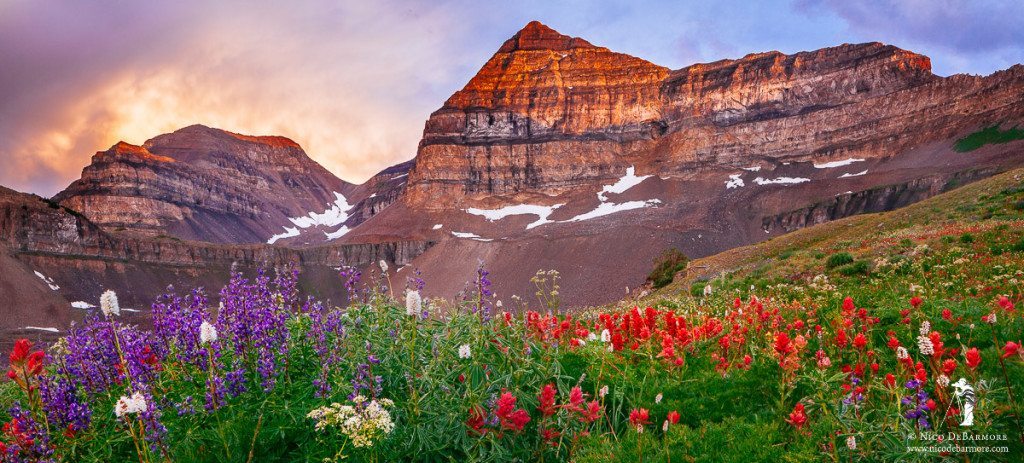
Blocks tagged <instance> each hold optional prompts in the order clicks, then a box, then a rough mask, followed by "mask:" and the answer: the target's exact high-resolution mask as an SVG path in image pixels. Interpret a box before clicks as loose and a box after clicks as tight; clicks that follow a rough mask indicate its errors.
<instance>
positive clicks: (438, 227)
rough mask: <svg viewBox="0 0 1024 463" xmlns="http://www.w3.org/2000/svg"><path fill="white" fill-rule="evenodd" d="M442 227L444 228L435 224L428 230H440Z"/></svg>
mask: <svg viewBox="0 0 1024 463" xmlns="http://www.w3.org/2000/svg"><path fill="white" fill-rule="evenodd" d="M443 226H444V225H441V224H439V223H435V224H434V226H433V227H431V228H430V229H431V230H440V229H441V227H443Z"/></svg>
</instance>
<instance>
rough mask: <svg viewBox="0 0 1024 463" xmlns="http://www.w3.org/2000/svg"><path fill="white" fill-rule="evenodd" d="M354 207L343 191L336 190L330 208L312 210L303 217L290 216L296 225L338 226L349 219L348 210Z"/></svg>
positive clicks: (304, 226)
mask: <svg viewBox="0 0 1024 463" xmlns="http://www.w3.org/2000/svg"><path fill="white" fill-rule="evenodd" d="M351 209H352V205H351V204H349V203H348V200H347V199H345V196H344V195H342V194H341V193H338V192H334V202H333V203H331V205H330V208H329V209H327V210H326V211H324V212H322V213H319V214H318V213H316V212H310V213H309V214H308V215H305V216H302V217H290V218H289V219H288V220H291V221H292V223H293V224H295V226H296V227H299V228H309V227H312V226H314V225H322V226H324V227H336V226H338V225H341V224H343V223H345V221H346V220H348V211H349V210H351Z"/></svg>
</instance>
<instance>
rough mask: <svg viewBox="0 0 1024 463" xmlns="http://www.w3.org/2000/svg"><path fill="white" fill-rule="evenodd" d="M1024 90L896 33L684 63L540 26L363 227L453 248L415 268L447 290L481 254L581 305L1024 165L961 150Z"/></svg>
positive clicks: (1005, 115)
mask: <svg viewBox="0 0 1024 463" xmlns="http://www.w3.org/2000/svg"><path fill="white" fill-rule="evenodd" d="M1022 94H1024V66H1020V65H1017V66H1014V67H1012V68H1010V69H1008V70H1005V71H1000V72H997V73H995V74H992V75H990V76H987V77H979V76H966V75H955V76H951V77H946V78H943V77H939V76H936V75H934V74H933V73H932V72H931V63H930V60H929V59H928V58H927V57H925V56H922V55H919V54H916V53H912V52H909V51H906V50H902V49H899V48H897V47H893V46H890V45H883V44H880V43H866V44H847V45H841V46H837V47H832V48H826V49H822V50H817V51H811V52H801V53H796V54H792V55H786V54H783V53H779V52H768V53H757V54H751V55H747V56H745V57H743V58H740V59H735V60H721V61H717V62H714V63H708V64H695V65H692V66H689V67H686V68H683V69H679V70H669V69H666V68H663V67H660V66H657V65H654V64H651V63H648V62H646V61H644V60H642V59H639V58H635V57H632V56H628V55H623V54H619V53H614V52H611V51H609V50H608V49H606V48H602V47H597V46H594V45H592V44H590V43H589V42H587V41H585V40H582V39H578V38H572V37H568V36H565V35H562V34H559V33H558V32H555V31H554V30H552V29H550V28H548V27H546V26H544V25H542V24H540V23H538V22H532V23H530V24H528V25H527V26H526V27H525V28H524V29H523V30H521V31H519V32H518V33H517V34H516V35H515V36H513V37H512V38H511V39H509V40H508V41H506V42H505V43H504V44H503V45H502V46H501V47H500V48H499V49H498V51H497V52H496V53H495V54H494V56H493V57H491V59H490V60H488V62H487V63H486V64H484V66H483V67H482V68H481V69H480V71H479V72H478V73H477V74H476V75H475V76H474V77H473V78H472V79H470V81H469V82H468V83H467V84H466V86H465V87H464V88H463V89H462V90H460V91H458V92H456V93H455V94H454V95H453V96H452V97H451V98H449V99H448V101H447V102H445V104H444V105H443V106H442V107H441V108H440V109H438V110H437V111H435V112H434V113H433V114H432V115H431V116H430V119H429V120H428V121H427V122H426V125H425V128H424V134H423V138H422V140H421V142H420V146H419V150H418V152H417V156H416V165H415V167H414V168H413V169H412V171H411V172H410V174H409V183H408V185H407V187H406V193H405V194H403V196H402V200H401V201H400V202H399V203H397V204H395V205H392V206H391V207H389V208H387V209H385V210H383V211H382V212H381V213H380V214H378V215H377V216H375V217H372V218H370V219H369V220H367V221H366V223H364V224H362V225H361V226H359V227H357V228H356V229H354V230H353V231H352V232H350V234H349V235H348V236H346V239H347V240H350V241H351V242H358V241H359V240H360V239H362V238H363V237H379V236H382V235H388V234H391V235H394V234H395V233H399V231H401V233H402V235H401V236H405V237H425V238H429V239H431V240H435V241H437V242H438V245H437V246H434V247H432V248H431V249H430V250H428V251H427V252H426V253H425V254H424V255H423V256H420V257H419V258H417V259H416V260H415V261H414V262H413V266H415V267H418V268H420V269H421V270H422V271H423V273H424V274H425V275H427V276H428V277H429V276H430V275H443V276H444V277H443V278H441V279H430V278H428V279H427V282H428V287H430V286H434V288H435V290H436V291H438V292H439V293H440V294H451V293H453V292H455V291H457V290H458V289H459V288H460V287H461V284H462V281H465V280H466V279H469V278H471V277H472V274H473V270H474V269H473V267H474V266H475V265H476V258H477V257H479V258H481V259H483V260H484V261H485V263H486V265H487V266H488V267H489V269H490V270H491V271H492V274H493V275H494V279H495V281H501V282H504V284H503V285H501V287H499V288H498V292H499V294H504V295H508V294H521V295H523V294H525V295H528V294H532V293H533V292H534V291H535V289H534V288H533V287H532V284H531V283H530V277H531V276H532V274H533V272H534V271H536V270H537V269H538V268H555V269H558V270H559V271H561V272H562V274H563V278H564V280H563V285H562V287H563V290H562V295H563V298H564V299H565V300H569V301H573V303H576V304H598V303H602V302H606V301H608V300H611V299H612V298H614V297H616V296H618V295H621V294H622V293H623V292H624V291H626V290H627V288H636V287H637V286H640V285H642V284H643V283H644V275H645V274H646V272H647V270H649V269H650V268H651V266H652V263H653V261H654V259H656V258H657V256H658V255H659V254H660V253H661V252H662V251H663V250H664V249H666V248H670V247H677V248H679V249H681V250H683V251H684V252H685V253H686V254H687V255H689V256H691V257H701V256H706V255H710V254H714V253H717V252H720V251H724V250H726V249H729V248H733V247H736V246H740V245H745V244H749V243H754V242H758V241H762V240H765V239H770V238H772V237H774V236H777V235H780V234H782V233H786V232H789V231H792V230H795V229H797V228H801V227H804V226H809V225H813V224H817V223H822V222H825V221H828V220H834V219H838V218H842V217H845V216H848V215H853V214H858V213H863V212H877V211H883V210H890V209H893V208H897V207H901V206H904V205H907V204H910V203H913V202H915V201H919V200H921V199H924V198H927V197H930V196H933V195H935V194H938V193H940V192H942V191H946V190H948V189H951V188H953V187H955V186H957V185H962V184H964V183H968V182H971V181H973V180H976V179H979V178H983V177H986V176H989V175H992V174H994V173H997V172H1001V171H1004V170H1006V169H1009V168H1012V167H1015V166H1019V165H1021V164H1022V162H1024V149H1022V147H1024V144H1022V142H1021V141H1012V142H1009V143H999V144H994V143H993V144H982V146H980V147H979V148H978V149H973V150H969V151H960V150H957V149H956V147H955V145H956V143H957V140H960V139H962V138H964V137H969V136H975V137H976V136H977V134H978V133H983V132H984V131H985V129H986V128H988V129H990V130H997V131H998V130H999V129H992V128H993V127H1002V128H1004V129H1009V128H1011V127H1015V126H1016V125H1017V124H1020V123H1022V122H1024V98H1021V95H1022ZM972 134H974V135H972ZM594 281H600V282H602V284H601V285H599V286H598V287H597V288H595V285H593V284H592V283H593V282H594Z"/></svg>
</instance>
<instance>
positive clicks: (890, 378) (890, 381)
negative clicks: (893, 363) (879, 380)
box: [885, 373, 896, 387]
mask: <svg viewBox="0 0 1024 463" xmlns="http://www.w3.org/2000/svg"><path fill="white" fill-rule="evenodd" d="M885 385H886V386H888V387H893V386H895V385H896V376H895V375H893V374H892V373H887V374H886V375H885Z"/></svg>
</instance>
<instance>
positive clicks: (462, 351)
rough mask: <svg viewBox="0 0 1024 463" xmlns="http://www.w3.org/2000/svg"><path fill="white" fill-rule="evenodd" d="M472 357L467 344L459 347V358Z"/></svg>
mask: <svg viewBox="0 0 1024 463" xmlns="http://www.w3.org/2000/svg"><path fill="white" fill-rule="evenodd" d="M472 356H473V352H472V351H470V350H469V344H463V345H461V346H459V358H460V359H468V358H470V357H472Z"/></svg>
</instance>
